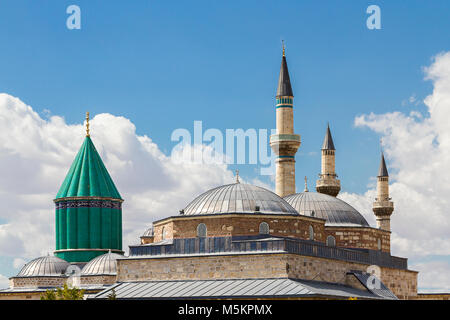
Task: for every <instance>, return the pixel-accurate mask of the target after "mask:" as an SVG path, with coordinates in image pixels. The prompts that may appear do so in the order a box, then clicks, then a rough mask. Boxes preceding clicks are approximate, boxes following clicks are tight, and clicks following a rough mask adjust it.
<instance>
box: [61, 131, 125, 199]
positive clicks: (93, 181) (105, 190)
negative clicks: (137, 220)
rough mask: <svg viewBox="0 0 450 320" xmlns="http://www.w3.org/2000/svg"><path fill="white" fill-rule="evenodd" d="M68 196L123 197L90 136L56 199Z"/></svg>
mask: <svg viewBox="0 0 450 320" xmlns="http://www.w3.org/2000/svg"><path fill="white" fill-rule="evenodd" d="M67 197H101V198H113V199H122V198H121V196H120V194H119V191H117V188H116V186H115V185H114V182H113V181H112V179H111V176H110V175H109V173H108V170H106V168H105V165H104V164H103V161H102V159H101V158H100V155H99V154H98V152H97V150H96V149H95V146H94V144H93V143H92V140H91V138H90V137H89V136H87V137H86V139H85V140H84V143H83V145H82V146H81V149H80V151H79V152H78V154H77V156H76V158H75V160H74V162H73V163H72V166H71V167H70V170H69V173H68V174H67V176H66V178H65V179H64V182H63V184H62V185H61V188H60V189H59V191H58V194H57V195H56V199H60V198H67Z"/></svg>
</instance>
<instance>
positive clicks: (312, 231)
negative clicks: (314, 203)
mask: <svg viewBox="0 0 450 320" xmlns="http://www.w3.org/2000/svg"><path fill="white" fill-rule="evenodd" d="M309 240H314V228H313V227H312V226H309Z"/></svg>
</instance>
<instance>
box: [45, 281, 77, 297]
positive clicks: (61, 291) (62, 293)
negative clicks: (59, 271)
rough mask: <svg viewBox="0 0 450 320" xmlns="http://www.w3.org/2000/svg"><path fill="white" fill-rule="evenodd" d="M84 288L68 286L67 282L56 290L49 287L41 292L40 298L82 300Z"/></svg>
mask: <svg viewBox="0 0 450 320" xmlns="http://www.w3.org/2000/svg"><path fill="white" fill-rule="evenodd" d="M83 296H84V290H80V289H78V288H69V286H68V285H67V283H65V284H64V287H62V288H57V289H56V291H55V290H53V289H49V290H47V291H45V293H43V294H42V296H41V300H83Z"/></svg>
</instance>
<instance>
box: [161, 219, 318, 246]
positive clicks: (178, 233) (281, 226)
mask: <svg viewBox="0 0 450 320" xmlns="http://www.w3.org/2000/svg"><path fill="white" fill-rule="evenodd" d="M261 222H266V223H268V224H269V229H270V234H271V235H274V236H283V237H294V238H300V239H309V226H312V227H313V229H314V236H315V237H314V240H316V241H320V242H324V241H325V237H324V223H325V221H324V220H322V219H318V218H311V217H307V216H288V215H243V214H236V215H226V216H225V215H224V216H221V215H210V216H204V217H202V216H195V217H177V218H169V219H166V220H163V221H161V222H157V223H155V224H154V241H155V242H158V241H161V240H162V237H161V235H162V228H163V227H164V228H166V230H167V231H168V234H167V237H168V238H195V237H197V226H198V225H199V224H200V223H204V224H205V225H206V228H207V236H208V237H226V236H253V235H258V234H259V225H260V223H261Z"/></svg>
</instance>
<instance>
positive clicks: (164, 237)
mask: <svg viewBox="0 0 450 320" xmlns="http://www.w3.org/2000/svg"><path fill="white" fill-rule="evenodd" d="M166 236H167V234H166V227H162V229H161V240H165V239H166Z"/></svg>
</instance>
